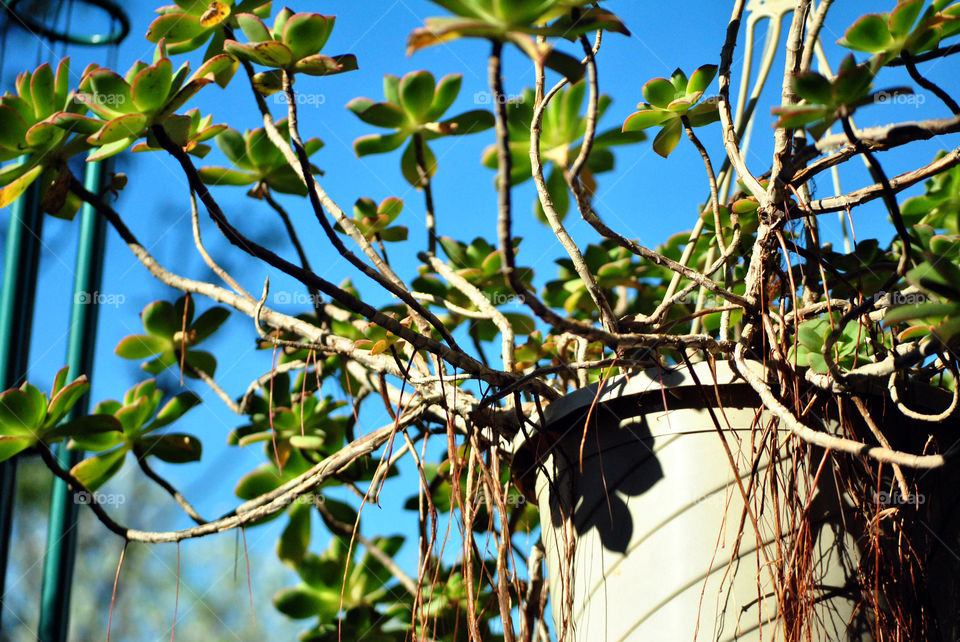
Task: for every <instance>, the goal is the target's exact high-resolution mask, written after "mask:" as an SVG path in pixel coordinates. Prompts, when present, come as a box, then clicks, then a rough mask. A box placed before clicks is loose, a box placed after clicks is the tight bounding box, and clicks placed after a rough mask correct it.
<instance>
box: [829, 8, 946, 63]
mask: <svg viewBox="0 0 960 642" xmlns="http://www.w3.org/2000/svg"><path fill="white" fill-rule="evenodd" d="M924 2H925V0H900V1H899V2H898V3H897V6H896V7H895V8H894V9H893V11H891V12H890V13H870V14H867V15H865V16H861V17H860V18H859V19H858V20H857V21H856V22H855V23H853V24H852V25H851V26H850V28H849V29H847V31H846V33H845V34H844V36H843V38H841V39H840V40H839V41H838V42H837V44H839V45H842V46H844V47H847V48H848V49H853V50H855V51H866V52H868V53H872V54H876V55H877V56H878V57H880V58H882V60H883V62H884V63H886V62H887V61H889V60H892V59H894V58H896V57H897V56H899V55H900V52H902V51H906V52H908V53H910V54H917V53H920V52H922V51H926V50H928V49H933V48H934V47H936V46H937V44H938V43H939V42H940V40H941V39H943V38H947V37H949V36H952V35H954V34H957V33H960V3H956V4H953V5H950V6H947V5H948V4H949V0H936V1H935V2H934V3H933V4H931V5H930V6H929V7H927V9H926V10H925V11H924V10H923V5H924ZM921 12H922V13H921ZM918 18H919V19H918Z"/></svg>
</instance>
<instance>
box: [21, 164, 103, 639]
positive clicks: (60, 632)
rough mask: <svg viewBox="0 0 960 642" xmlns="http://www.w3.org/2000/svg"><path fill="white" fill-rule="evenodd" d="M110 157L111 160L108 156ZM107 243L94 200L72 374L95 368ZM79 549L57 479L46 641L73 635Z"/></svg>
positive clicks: (97, 182) (83, 247)
mask: <svg viewBox="0 0 960 642" xmlns="http://www.w3.org/2000/svg"><path fill="white" fill-rule="evenodd" d="M107 162H109V161H107ZM104 164H105V163H88V164H87V169H86V175H85V176H84V187H86V188H87V189H88V190H90V191H91V192H93V193H95V194H99V193H100V192H102V191H103V189H104V187H105V184H104V183H105V181H104V177H105V176H108V175H109V168H105V167H104ZM105 246H106V221H105V220H104V218H103V217H102V216H99V215H98V214H97V212H96V210H94V208H93V207H91V206H90V205H88V204H84V205H83V208H82V210H81V212H80V238H79V240H78V242H77V263H76V270H75V273H74V280H73V303H72V305H71V307H70V336H69V338H68V340H67V366H68V367H69V368H70V371H69V378H70V379H73V378H76V377H78V376H80V375H81V374H85V375H87V376H88V377H90V376H91V374H92V371H93V355H94V347H95V346H96V338H97V313H98V311H99V307H100V305H99V304H100V301H101V299H102V296H103V295H102V293H101V292H100V287H101V285H100V284H101V282H102V280H103V255H104V250H105ZM88 407H89V398H88V397H87V396H86V395H85V396H84V398H83V399H81V400H80V402H79V403H77V405H75V406H74V407H73V409H72V410H71V414H70V415H69V416H68V419H73V418H75V417H78V416H82V415H84V414H86V412H87V409H88ZM82 457H83V453H82V452H80V451H76V450H67V449H66V448H65V447H64V446H63V445H62V444H60V445H58V447H57V462H58V463H59V464H60V466H61V467H62V468H67V469H69V468H71V467H73V466H74V465H75V464H76V463H77V462H79V461H80V459H82ZM76 550H77V502H76V501H74V494H73V493H72V492H71V491H70V489H69V488H67V484H66V483H64V482H63V481H62V480H60V479H54V481H53V492H52V495H51V498H50V523H49V527H48V530H47V551H46V556H45V557H44V560H43V591H42V593H41V596H40V626H39V630H38V632H37V638H38V639H39V640H41V642H59V641H62V640H66V639H67V632H68V629H69V624H70V589H71V587H72V585H73V567H74V560H75V558H76Z"/></svg>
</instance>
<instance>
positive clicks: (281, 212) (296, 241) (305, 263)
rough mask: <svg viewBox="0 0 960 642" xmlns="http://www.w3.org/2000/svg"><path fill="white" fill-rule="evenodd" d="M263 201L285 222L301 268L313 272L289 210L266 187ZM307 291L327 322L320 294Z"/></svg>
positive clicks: (322, 318)
mask: <svg viewBox="0 0 960 642" xmlns="http://www.w3.org/2000/svg"><path fill="white" fill-rule="evenodd" d="M262 194H263V200H265V201H266V202H267V205H269V206H270V207H271V208H273V211H274V212H276V213H277V215H278V216H279V217H280V220H281V221H283V227H284V228H285V229H286V230H287V236H288V237H290V242H291V243H293V247H294V249H295V250H296V251H297V256H298V257H299V258H300V266H301V267H302V268H303V269H304V270H307V271H313V268H311V267H310V261H309V259H307V253H306V252H305V251H304V249H303V244H302V243H300V237H299V236H297V230H296V229H295V228H294V227H293V221H291V220H290V216H289V215H288V214H287V210H285V209H284V208H283V206H282V205H280V203H278V202H277V201H276V200H275V199H274V198H273V195H271V194H270V190H269V188H267V187H266V186H264V189H263V190H262ZM307 291H308V292H309V293H310V302H311V303H312V304H313V309H314V312H316V314H317V318H318V319H320V320H321V321H323V320H326V314H325V313H324V311H323V301H322V300H321V298H320V292H319V291H318V290H317V289H316V288H314V287H311V286H307Z"/></svg>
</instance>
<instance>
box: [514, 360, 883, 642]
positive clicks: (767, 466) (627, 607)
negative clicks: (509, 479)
mask: <svg viewBox="0 0 960 642" xmlns="http://www.w3.org/2000/svg"><path fill="white" fill-rule="evenodd" d="M715 367H716V372H712V371H711V369H710V365H709V364H708V363H698V364H695V365H694V368H693V372H694V374H695V375H696V377H694V376H692V375H691V373H690V372H688V371H687V370H686V368H677V369H673V370H669V369H660V370H658V369H652V370H647V371H644V372H641V373H637V374H631V375H629V377H628V376H618V377H615V378H611V379H610V380H608V381H606V382H605V383H604V385H603V386H602V387H600V390H599V394H598V386H596V385H594V386H590V387H588V388H584V389H582V390H579V391H577V392H575V393H572V394H570V395H568V396H567V397H564V398H562V399H560V400H558V401H556V402H554V403H552V404H551V405H550V406H548V407H547V409H546V414H545V419H546V429H545V430H541V431H540V432H539V433H538V435H536V436H535V437H534V438H533V439H531V440H530V441H528V443H527V446H528V447H529V449H528V450H527V451H526V452H527V453H528V455H527V456H528V457H531V458H532V460H533V461H536V462H538V463H536V464H535V465H534V467H535V468H536V494H537V501H538V503H539V506H540V512H541V521H542V538H543V543H544V546H545V550H546V560H547V569H548V580H549V584H550V591H551V593H550V594H551V608H552V612H553V618H554V626H555V630H556V631H557V635H558V638H560V639H563V640H568V641H571V642H581V641H582V642H595V641H611V642H612V641H616V640H642V641H644V642H656V641H660V640H663V641H671V642H672V641H675V640H680V641H688V640H734V639H736V640H761V639H763V640H778V639H783V635H782V627H783V625H782V622H781V620H780V618H779V616H778V613H777V608H778V606H777V605H778V600H777V599H776V597H775V596H774V595H771V594H770V587H771V586H772V585H773V583H772V581H771V576H770V573H771V572H777V570H776V569H777V568H778V567H779V566H780V565H779V564H778V563H776V560H777V556H778V555H788V554H789V551H788V550H784V549H781V548H779V547H778V546H777V544H778V541H777V540H780V541H781V542H786V541H788V540H789V539H790V537H789V535H790V532H789V530H790V525H789V524H779V526H778V525H777V523H776V522H777V517H776V515H775V513H777V511H776V510H774V507H773V503H770V505H762V504H763V503H764V502H763V499H762V495H760V497H761V499H756V497H757V495H758V493H756V492H751V489H750V488H748V485H749V483H750V471H751V467H752V466H756V469H757V474H758V475H761V476H762V475H771V474H774V473H776V474H777V475H778V476H780V477H782V479H781V480H780V481H779V482H778V485H779V486H780V487H781V488H792V492H796V493H800V494H801V496H803V497H805V499H807V500H809V501H810V509H809V510H810V514H811V523H812V528H811V537H813V538H814V540H813V541H814V542H815V545H814V547H813V548H814V554H813V555H812V556H811V557H812V559H811V560H810V568H811V572H810V575H809V578H810V580H811V584H812V586H813V591H812V595H815V596H816V597H817V599H816V600H815V601H814V603H813V604H811V605H810V606H809V608H810V609H811V610H810V611H809V612H808V613H809V614H810V615H812V616H813V617H816V618H819V620H820V622H821V625H820V626H819V627H818V628H819V629H821V630H823V631H824V633H823V636H822V637H821V638H820V639H823V640H851V639H853V640H860V639H864V640H867V639H870V638H869V637H868V636H861V635H860V634H858V633H852V632H851V631H850V630H849V629H848V627H853V628H856V627H857V626H862V623H861V624H857V622H858V618H857V617H856V612H857V602H858V596H857V595H855V592H854V591H853V590H851V587H853V588H855V583H852V582H851V581H850V580H851V578H853V577H855V575H854V574H855V569H856V567H857V564H858V558H859V553H858V549H857V546H856V543H855V537H854V536H853V535H851V534H849V533H848V532H847V531H845V530H844V529H843V528H842V527H841V522H842V520H841V512H842V510H841V508H842V506H841V503H840V501H839V500H838V497H839V493H837V492H835V490H836V489H835V487H834V489H833V490H834V492H832V493H831V492H828V491H827V490H826V489H829V488H830V484H829V483H827V482H826V481H825V480H823V479H821V480H820V484H819V486H818V488H819V490H818V491H817V492H815V493H809V492H808V490H807V485H808V484H807V482H806V481H805V480H804V479H788V478H787V477H788V475H787V473H786V472H785V471H786V470H787V469H788V466H786V465H785V462H776V463H774V464H771V462H770V460H769V457H767V458H764V457H757V456H756V452H757V445H756V444H758V443H759V440H760V439H761V437H760V435H761V433H763V431H764V429H766V428H768V426H772V425H773V424H771V423H770V421H769V416H768V415H767V414H766V413H765V412H760V411H758V410H757V405H758V404H757V401H756V398H755V397H754V395H753V393H752V391H751V390H750V389H749V387H748V386H747V384H746V383H744V382H743V380H742V379H739V378H738V377H737V376H736V375H735V374H734V373H733V372H732V370H731V369H730V367H729V365H728V364H727V363H725V362H717V363H716V364H715ZM695 381H699V382H700V383H701V384H702V387H698V386H697V385H696V383H695ZM718 396H719V400H720V402H719V403H718V402H717V398H718ZM708 401H709V405H710V406H713V407H712V408H711V409H708V408H707V406H708V403H707V402H708ZM664 405H666V408H667V410H666V411H665V410H664ZM711 411H712V415H713V416H711ZM714 417H715V418H716V420H717V421H718V422H719V423H720V425H721V426H722V428H723V433H722V434H723V438H721V434H720V432H719V431H718V430H717V426H716V424H715V421H714ZM585 426H587V429H586V431H585ZM782 436H783V437H785V435H782ZM767 438H769V435H768V437H767ZM724 441H726V447H725V446H724ZM581 448H582V468H581ZM731 460H732V461H733V462H734V464H735V466H736V469H737V471H739V476H740V478H741V482H740V483H741V484H742V485H743V490H744V491H745V492H746V493H747V494H748V496H750V497H753V498H754V499H752V500H751V508H752V512H753V515H755V516H756V517H757V520H758V522H759V523H760V524H761V526H762V528H761V533H765V534H766V535H765V537H764V538H763V541H762V542H758V539H757V537H756V531H755V529H754V527H753V525H752V518H751V517H750V516H749V515H747V516H746V517H745V521H744V523H743V525H742V528H741V520H742V519H743V518H744V516H745V514H744V510H743V509H744V501H743V493H742V492H741V488H740V486H739V485H738V483H737V474H735V472H734V466H733V465H732V464H731ZM755 460H756V461H755ZM771 466H772V467H771ZM778 529H779V530H778ZM741 531H742V533H743V536H742V538H741V539H740V540H739V542H738V533H740V532H741ZM777 532H779V533H781V534H782V535H781V537H779V538H778V537H777V536H776V535H775V534H776V533H777ZM771 560H772V563H771V562H770V561H771ZM758 580H759V581H758ZM807 595H808V596H809V595H811V593H807ZM861 619H862V618H861ZM851 622H853V624H851ZM813 639H817V638H816V637H814V638H813Z"/></svg>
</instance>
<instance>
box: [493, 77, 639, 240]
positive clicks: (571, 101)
mask: <svg viewBox="0 0 960 642" xmlns="http://www.w3.org/2000/svg"><path fill="white" fill-rule="evenodd" d="M585 88H586V83H585V82H583V81H580V82H578V83H575V84H573V85H570V86H568V87H567V88H565V89H562V90H561V91H560V93H559V94H558V95H557V96H555V97H554V98H553V100H551V101H550V103H548V104H547V107H546V108H545V109H544V113H543V121H542V125H541V134H540V150H541V151H540V153H541V158H542V159H543V163H544V165H545V166H547V167H548V169H547V171H546V182H547V191H548V192H549V193H550V200H551V201H553V205H554V207H555V208H556V210H557V214H558V215H559V216H560V218H561V219H562V218H563V217H564V216H565V215H566V213H567V211H568V210H569V209H570V197H569V195H568V191H567V182H566V179H565V178H564V176H565V174H566V172H567V171H568V170H569V169H570V166H571V165H572V164H573V161H574V159H575V158H576V157H577V154H579V153H580V146H581V144H582V141H583V136H584V134H585V132H586V129H587V119H586V117H585V116H581V115H580V110H581V108H582V106H583V97H584V93H585ZM533 103H534V92H533V89H530V88H527V89H524V90H523V94H521V95H520V96H519V97H518V98H517V99H516V100H511V101H509V102H508V103H507V132H508V134H509V139H510V157H511V161H512V163H511V172H510V182H511V184H513V185H517V184H519V183H522V182H524V181H526V180H529V179H530V178H531V177H532V174H531V172H532V167H531V164H530V124H531V122H532V121H533ZM610 103H611V98H610V97H609V96H606V95H602V96H600V97H599V98H598V101H597V119H598V120H599V119H600V118H602V117H603V114H604V112H606V110H607V108H608V107H609V106H610ZM644 139H646V134H644V133H643V132H640V131H637V132H622V131H621V130H620V128H619V127H616V128H613V129H608V130H607V131H604V132H600V133H598V134H597V135H596V137H595V138H594V140H593V146H592V147H591V148H590V156H589V157H588V158H587V163H586V165H585V166H584V168H583V170H582V172H581V176H580V178H581V181H582V183H583V186H584V187H585V188H586V190H587V191H588V192H589V193H593V192H595V191H596V187H597V185H596V179H595V178H594V175H595V174H599V173H602V172H609V171H611V170H612V169H613V168H614V162H615V161H614V156H613V152H612V151H610V148H611V147H613V146H615V145H625V144H629V143H635V142H639V141H642V140H644ZM483 164H484V166H486V167H489V168H490V169H496V168H497V148H496V145H490V146H489V147H487V148H486V149H485V150H484V152H483ZM533 208H534V212H535V213H536V214H537V217H538V218H539V219H540V220H541V221H546V218H545V216H544V214H543V208H542V207H541V205H540V201H539V199H537V200H535V201H534V204H533Z"/></svg>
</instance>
